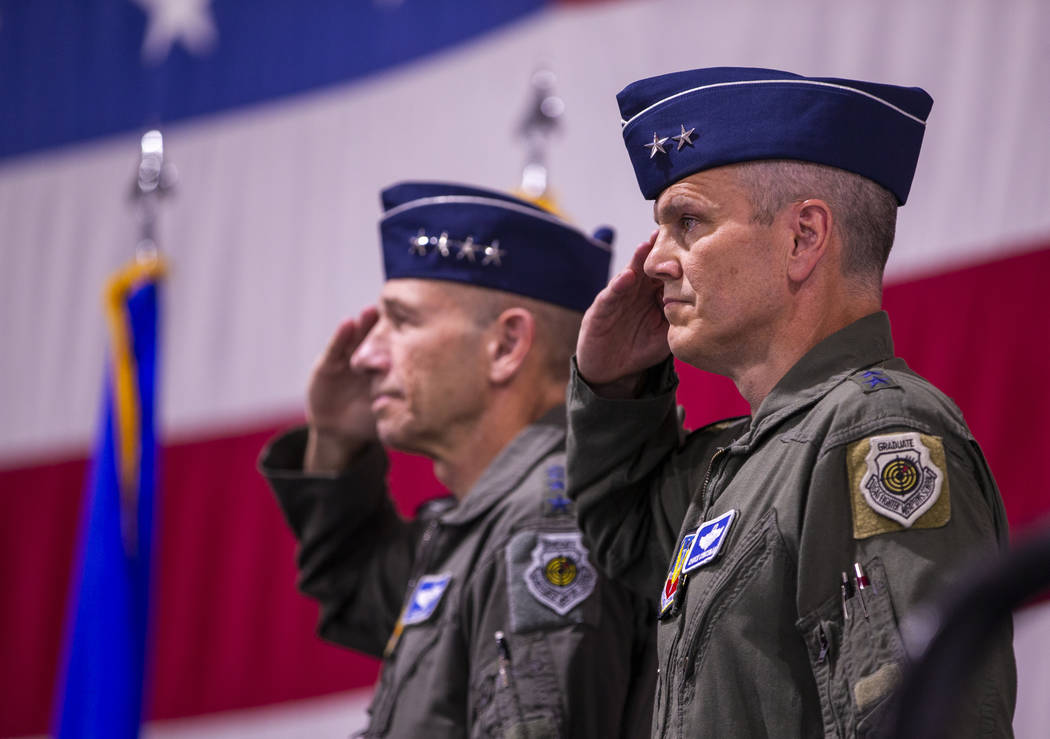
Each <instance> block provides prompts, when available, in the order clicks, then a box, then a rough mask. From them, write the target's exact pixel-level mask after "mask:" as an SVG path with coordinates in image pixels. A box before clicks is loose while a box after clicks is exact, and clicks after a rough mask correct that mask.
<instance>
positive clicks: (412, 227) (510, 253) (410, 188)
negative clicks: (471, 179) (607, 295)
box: [379, 182, 613, 313]
mask: <svg viewBox="0 0 1050 739" xmlns="http://www.w3.org/2000/svg"><path fill="white" fill-rule="evenodd" d="M382 200H383V210H384V211H385V213H384V214H383V218H382V219H381V220H380V221H379V234H380V238H381V240H382V245H383V265H384V268H385V269H386V278H387V279H388V280H393V279H398V278H406V277H409V278H415V279H424V280H450V281H452V282H462V283H466V284H468V285H477V286H478V287H487V288H491V289H493V290H503V291H505V292H510V293H516V294H518V295H525V296H527V297H530V298H536V299H537V300H543V301H545V302H548V303H554V304H555V305H560V306H562V307H565V308H569V309H570V310H574V311H579V312H581V313H582V312H583V311H585V310H586V309H587V308H588V306H590V304H591V301H592V300H594V296H595V295H597V294H598V292H599V291H600V290H601V289H602V288H603V287H605V284H606V283H607V282H608V280H609V262H610V259H611V257H612V250H611V248H610V245H611V244H612V240H613V232H612V229H609V228H601V229H599V230H598V231H597V232H596V233H595V235H594V237H590V236H588V235H587V234H585V233H583V232H582V231H580V230H579V229H577V228H575V227H574V226H571V225H569V224H568V223H566V222H565V221H563V220H562V219H561V218H558V217H557V216H555V215H553V214H551V213H549V212H548V211H546V210H544V209H543V208H540V207H539V206H537V205H534V204H533V203H530V202H528V201H526V200H520V199H518V198H516V197H513V196H511V195H506V194H504V193H501V192H495V191H493V190H483V189H481V188H478V187H471V186H469V185H458V184H453V183H445V182H402V183H400V184H397V185H393V186H391V187H388V188H387V189H386V190H383V193H382Z"/></svg>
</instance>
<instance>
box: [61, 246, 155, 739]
mask: <svg viewBox="0 0 1050 739" xmlns="http://www.w3.org/2000/svg"><path fill="white" fill-rule="evenodd" d="M163 273H164V263H163V262H162V261H161V259H160V258H159V257H158V256H156V255H155V254H149V255H141V256H139V257H137V258H136V259H134V260H133V261H132V262H130V263H129V264H128V265H127V266H125V267H124V268H122V269H121V270H119V271H118V272H117V273H116V274H114V275H113V277H112V278H111V279H110V280H109V281H108V282H107V285H106V289H105V309H106V319H107V323H108V326H109V333H110V356H109V361H108V368H107V372H106V374H105V381H104V390H103V407H102V413H101V419H100V423H99V429H98V437H97V440H96V446H95V453H94V460H93V463H92V467H91V471H90V475H89V478H88V481H87V485H88V487H87V491H86V492H87V495H86V496H85V506H84V512H83V516H82V521H81V528H80V542H79V549H78V557H79V561H78V563H77V570H76V575H75V577H74V582H73V592H72V597H71V601H70V608H69V618H68V621H67V631H66V641H65V644H66V651H65V660H64V664H63V668H64V669H63V675H62V679H61V680H60V682H59V688H58V695H57V696H56V705H55V716H54V725H53V733H54V735H55V736H57V737H60V738H62V739H66V738H71V737H114V738H115V739H120V738H123V737H136V736H138V732H139V725H140V723H141V719H142V713H143V711H142V702H143V694H144V689H143V688H144V686H143V683H144V676H145V674H146V671H145V665H146V654H147V649H146V645H147V636H148V631H149V628H148V624H149V618H148V616H149V610H150V608H149V600H150V599H149V594H150V574H151V560H152V551H153V545H152V544H153V542H152V539H153V530H154V521H153V512H154V508H155V505H156V492H157V491H156V487H157V486H156V481H157V469H156V468H157V439H156V419H155V416H154V408H155V405H156V371H157V366H158V364H159V342H158V328H157V327H158V318H159V311H160V306H159V302H158V288H159V283H160V279H161V278H162V276H163Z"/></svg>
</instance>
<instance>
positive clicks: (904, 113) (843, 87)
mask: <svg viewBox="0 0 1050 739" xmlns="http://www.w3.org/2000/svg"><path fill="white" fill-rule="evenodd" d="M768 84H792V85H813V86H815V87H832V88H835V89H837V90H845V91H846V92H852V93H856V94H857V95H863V96H864V97H866V98H871V99H872V100H874V101H875V102H877V103H882V104H883V105H885V106H886V107H887V108H890V109H892V110H894V111H896V112H897V113H900V114H901V115H902V116H904V117H905V118H910V119H911V120H913V121H915V122H916V123H918V124H919V125H921V126H925V125H926V121H924V120H923V119H922V118H919V117H918V116H915V115H912V114H911V113H909V112H908V111H906V110H902V109H901V108H898V107H897V106H896V105H894V104H893V103H891V102H889V101H888V100H883V99H882V98H880V97H879V96H878V95H872V94H871V93H870V92H865V91H864V90H858V89H857V88H855V87H848V86H847V85H836V84H835V83H833V82H818V81H817V80H792V79H786V80H738V81H736V82H716V83H714V84H710V85H702V86H700V87H694V88H692V89H690V90H682V91H681V92H676V93H675V94H674V95H671V96H670V97H665V98H664V99H663V100H657V101H656V102H655V103H653V104H652V105H650V106H649V107H648V108H646V109H645V110H643V111H641V112H640V113H636V114H635V115H633V116H631V118H630V120H627V121H625V120H623V119H622V118H621V119H620V126H621V128H627V127H628V126H629V125H631V123H633V122H634V121H635V120H637V119H638V118H639V117H640V116H643V115H645V114H646V113H648V112H649V111H650V110H652V109H653V108H656V107H658V106H660V105H663V104H664V103H666V102H668V101H671V100H674V99H675V98H677V97H681V96H682V95H688V94H690V93H693V92H700V91H701V90H710V89H712V88H715V87H735V86H737V85H768Z"/></svg>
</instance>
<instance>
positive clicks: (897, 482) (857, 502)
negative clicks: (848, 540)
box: [846, 431, 951, 539]
mask: <svg viewBox="0 0 1050 739" xmlns="http://www.w3.org/2000/svg"><path fill="white" fill-rule="evenodd" d="M846 465H847V467H848V470H849V482H850V496H851V505H852V507H853V538H854V539H866V538H868V537H869V536H875V535H876V534H885V533H888V532H891V531H904V530H906V529H933V528H939V527H941V526H944V525H945V524H946V523H948V521H949V520H950V519H951V497H950V491H949V487H948V464H947V460H946V459H945V456H944V444H943V443H942V441H941V439H940V437H937V436H928V435H926V434H920V433H918V432H916V431H907V432H901V433H896V434H886V435H883V436H872V437H869V438H867V439H861V440H860V441H856V442H854V443H852V444H850V445H849V446H848V447H847V449H846Z"/></svg>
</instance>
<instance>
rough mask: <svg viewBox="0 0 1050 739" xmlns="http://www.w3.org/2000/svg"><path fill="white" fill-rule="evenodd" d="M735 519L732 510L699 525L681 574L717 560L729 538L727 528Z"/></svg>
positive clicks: (734, 512) (734, 513)
mask: <svg viewBox="0 0 1050 739" xmlns="http://www.w3.org/2000/svg"><path fill="white" fill-rule="evenodd" d="M735 518H736V511H735V510H733V511H729V512H728V513H723V514H722V515H721V516H719V517H718V518H712V519H711V520H710V521H705V522H704V523H702V524H700V527H699V528H698V529H697V530H696V536H695V537H694V538H693V545H692V546H691V547H690V548H689V552H688V554H686V557H685V562H684V563H683V564H682V573H683V574H684V573H687V572H692V571H693V570H695V569H697V568H699V567H703V566H704V565H706V564H710V563H711V562H714V561H715V559H717V558H718V555H719V554H720V553H721V551H722V545H723V544H724V543H725V541H726V539H727V538H728V537H729V527H730V526H732V525H733V519H735Z"/></svg>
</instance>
